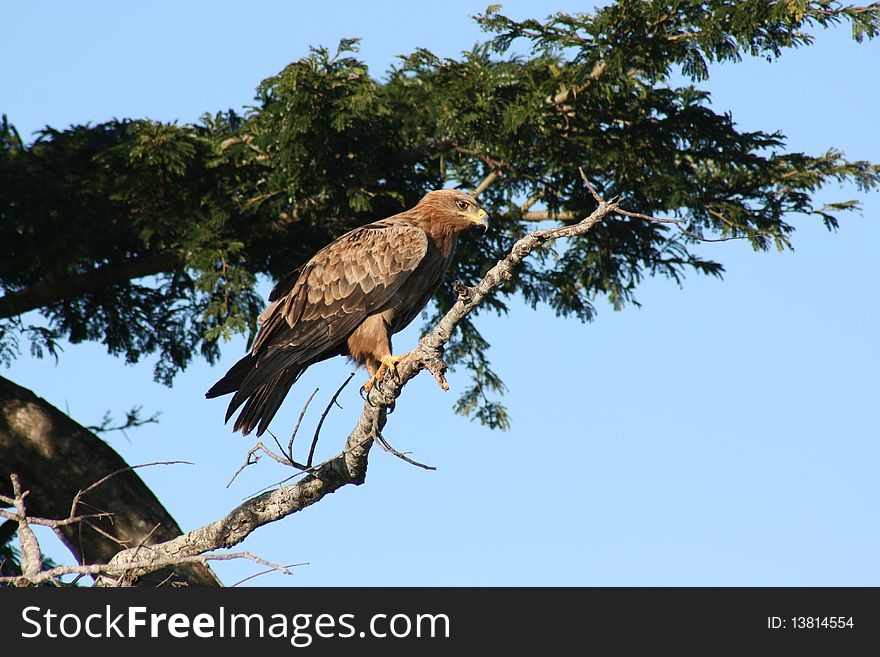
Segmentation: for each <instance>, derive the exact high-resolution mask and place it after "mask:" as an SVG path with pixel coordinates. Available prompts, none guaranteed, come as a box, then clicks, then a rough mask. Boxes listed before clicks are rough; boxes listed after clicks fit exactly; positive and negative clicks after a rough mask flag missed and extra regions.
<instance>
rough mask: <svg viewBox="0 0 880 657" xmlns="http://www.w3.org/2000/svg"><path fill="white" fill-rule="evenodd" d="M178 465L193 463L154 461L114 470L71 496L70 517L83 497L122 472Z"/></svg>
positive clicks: (73, 514)
mask: <svg viewBox="0 0 880 657" xmlns="http://www.w3.org/2000/svg"><path fill="white" fill-rule="evenodd" d="M180 464H185V465H193V463H192V462H190V461H154V462H153V463H141V464H139V465H129V466H126V467H124V468H120V469H119V470H116V471H115V472H111V473H110V474H108V475H106V476H104V477H101V478H100V479H98V481H96V482H95V483H93V484H92V485H91V486H89V487H87V488H84V489H83V490H81V491H79V492H78V493H77V494H76V495H74V496H73V502H72V503H71V505H70V516H71V517H73V516H75V515H76V507H77V505H78V504H79V501H80V499H81V498H82V496H83V495H85V494H86V493H88V492H89V491H90V490H92V489H95V488H97V487H98V486H100V485H101V484H103V483H104V482H105V481H107V480H108V479H111V478H113V477H115V476H116V475H118V474H122V473H123V472H128V471H129V470H137V469H138V468H148V467H151V466H154V465H180Z"/></svg>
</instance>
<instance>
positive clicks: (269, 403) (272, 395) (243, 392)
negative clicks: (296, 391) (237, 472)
mask: <svg viewBox="0 0 880 657" xmlns="http://www.w3.org/2000/svg"><path fill="white" fill-rule="evenodd" d="M305 369H306V368H305V367H298V366H295V365H294V366H290V367H287V368H286V369H284V370H282V371H281V373H280V374H278V375H276V376H274V377H271V378H270V379H269V380H265V379H264V378H263V377H264V376H265V373H266V372H267V371H269V368H266V367H264V368H258V367H257V359H256V358H254V357H253V356H252V355H250V354H248V355H247V356H245V357H244V358H242V359H241V360H240V361H238V362H237V363H236V364H235V365H233V366H232V367H231V368H229V371H228V372H227V373H226V375H225V376H224V377H223V378H222V379H220V380H219V381H218V382H217V383H215V384H214V385H213V386H212V387H211V389H210V390H208V392H207V393H205V397H207V398H209V399H211V398H214V397H220V396H221V395H228V394H230V393H233V392H234V393H235V396H234V397H233V398H232V400H231V401H230V402H229V407H228V408H227V409H226V422H229V418H231V417H232V416H233V415H234V414H235V411H236V410H238V408H239V406H241V405H242V404H244V408H242V410H241V413H240V414H239V416H238V418H236V420H235V424H234V425H233V431H241V432H242V433H243V434H244V435H248V434H249V433H250V432H251V431H253V430H254V428H256V427H257V425H259V428H257V435H258V436H261V435H262V434H263V432H265V431H266V429H267V428H268V426H269V423H270V422H271V421H272V418H273V417H275V414H276V413H277V412H278V409H279V408H280V407H281V402H283V401H284V398H285V397H286V396H287V393H288V392H289V391H290V387H291V386H292V385H293V384H294V383H296V380H297V379H298V378H299V377H300V375H301V374H302V373H303V372H304V371H305ZM261 379H263V380H262V381H261Z"/></svg>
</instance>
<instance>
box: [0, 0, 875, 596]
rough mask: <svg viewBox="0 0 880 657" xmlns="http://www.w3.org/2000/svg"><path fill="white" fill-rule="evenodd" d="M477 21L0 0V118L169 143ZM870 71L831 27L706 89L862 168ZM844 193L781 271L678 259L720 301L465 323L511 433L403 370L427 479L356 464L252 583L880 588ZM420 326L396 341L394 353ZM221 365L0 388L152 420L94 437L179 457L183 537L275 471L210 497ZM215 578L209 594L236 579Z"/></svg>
mask: <svg viewBox="0 0 880 657" xmlns="http://www.w3.org/2000/svg"><path fill="white" fill-rule="evenodd" d="M485 4H488V3H483V2H463V1H447V2H443V3H419V4H418V5H416V4H415V3H406V4H404V3H394V2H387V1H386V2H372V3H360V2H358V3H355V2H334V3H310V4H309V5H306V4H305V3H282V2H252V3H247V4H243V3H232V2H190V3H181V2H150V3H138V4H135V3H117V2H89V3H58V2H55V3H51V2H34V1H29V2H11V3H5V4H4V9H3V15H4V20H3V22H4V30H3V38H2V40H0V59H2V61H3V62H4V65H3V67H2V69H0V112H5V113H7V114H8V115H9V117H10V119H11V120H12V121H13V122H14V123H15V124H16V125H17V126H19V128H20V129H21V132H22V134H29V133H31V132H32V131H34V130H36V129H38V128H40V127H41V126H43V125H46V124H51V125H53V126H56V127H66V126H67V125H69V124H73V123H82V122H89V121H90V122H98V121H103V120H107V119H110V118H112V117H148V118H152V119H158V120H166V121H168V120H177V121H180V122H191V121H195V120H197V119H198V117H199V116H200V114H202V113H203V112H206V111H212V112H213V111H217V110H223V109H226V108H229V107H233V108H240V107H242V106H244V105H246V104H248V103H249V102H250V101H251V100H252V98H253V93H254V89H255V88H256V86H257V84H258V83H259V82H260V80H261V79H263V78H264V77H266V76H269V75H271V74H273V73H275V72H277V71H278V70H280V69H281V68H282V67H283V66H284V65H285V64H287V63H288V62H290V61H292V60H294V59H297V58H299V57H301V56H302V55H304V54H306V52H307V49H308V46H309V45H310V44H312V45H327V46H330V47H335V45H336V43H337V42H338V40H339V39H340V38H342V37H355V36H359V37H362V38H363V46H362V56H363V58H364V59H365V60H366V62H367V63H368V64H369V66H370V68H371V71H372V73H373V75H375V76H379V77H381V75H382V74H383V72H384V71H385V70H386V69H387V67H388V65H389V64H391V63H392V62H393V61H394V57H395V55H397V54H402V53H407V52H410V51H412V50H413V49H414V48H416V47H427V48H429V49H431V50H433V51H434V52H436V53H437V54H439V55H444V56H455V55H456V54H457V53H459V52H460V51H461V50H463V49H466V48H468V47H470V46H471V45H473V44H474V43H475V42H476V41H478V40H480V39H481V34H480V32H479V30H478V29H477V28H476V26H475V25H474V24H473V22H472V21H471V20H470V18H469V16H470V15H472V14H474V13H476V12H478V11H481V10H482V9H483V8H484V6H485ZM584 7H585V5H584V3H577V2H571V1H562V0H559V1H543V0H541V1H533V2H507V3H505V6H504V10H505V12H506V13H508V14H510V15H513V16H515V17H519V18H525V17H527V16H537V17H543V16H545V15H547V14H548V13H551V12H553V11H558V10H568V11H572V10H579V9H583V8H584ZM878 71H880V43H877V42H875V43H867V44H863V45H861V46H857V45H855V44H853V43H852V42H851V40H850V39H849V33H848V29H847V28H842V29H837V30H834V31H832V32H825V33H821V34H819V36H818V39H817V43H816V45H815V46H814V47H811V48H805V49H801V50H797V51H792V52H787V53H785V54H784V55H783V57H782V59H781V60H780V61H778V62H776V63H773V64H768V63H766V62H764V61H763V60H758V61H748V62H745V63H743V64H739V65H724V66H716V67H713V68H712V70H711V74H712V79H711V80H710V81H709V83H708V84H707V87H708V89H709V90H711V92H712V94H713V100H714V105H715V107H716V108H718V109H721V110H729V111H731V112H732V113H733V117H734V119H735V120H736V121H737V122H738V124H739V125H740V126H741V127H743V128H744V129H764V130H775V129H779V130H781V131H782V132H783V133H785V134H786V135H788V137H789V144H790V147H791V148H792V149H795V150H803V151H807V152H810V153H814V154H818V153H820V152H823V151H824V150H825V149H827V148H828V147H832V146H833V147H837V148H840V149H842V150H844V151H845V152H846V154H847V155H848V156H849V157H850V158H853V159H855V158H864V159H871V160H874V161H877V160H880V131H878V130H877V122H876V120H877V113H876V112H877V110H876V108H877V107H878V106H880V91H878V90H880V73H878ZM841 197H845V198H851V197H856V198H861V200H862V201H863V203H864V216H862V217H857V216H853V217H851V218H846V219H845V220H844V221H843V224H842V227H841V230H840V231H839V232H838V233H837V234H828V233H827V232H826V231H825V230H824V229H823V228H821V226H819V225H818V223H817V221H816V220H815V219H812V218H809V217H796V218H794V221H795V223H796V224H797V225H798V226H799V227H800V228H799V230H798V232H797V234H796V235H795V239H794V241H795V247H796V251H795V252H794V253H785V254H776V253H769V254H755V253H753V252H752V251H751V250H750V248H749V247H748V245H746V244H743V243H739V242H727V243H721V244H711V245H702V248H703V250H704V252H705V254H706V255H707V256H711V257H713V258H715V259H717V260H720V261H721V262H723V263H724V264H725V265H726V267H727V274H726V276H725V280H723V281H718V280H715V279H712V280H709V279H705V278H690V279H688V280H687V281H686V282H685V284H684V286H683V288H678V287H677V286H676V285H674V284H673V283H671V282H669V281H666V280H659V279H658V280H648V281H646V282H645V283H644V284H643V285H642V287H641V289H640V290H639V294H638V298H639V300H640V301H641V302H642V304H643V305H642V308H640V309H638V308H633V307H631V308H627V309H625V310H624V311H622V312H613V311H612V310H611V309H610V307H608V306H607V305H600V306H599V309H600V314H599V317H598V320H597V321H596V322H594V323H592V324H589V325H582V324H579V323H577V322H575V321H563V320H560V319H557V318H555V317H553V316H552V314H551V313H549V312H547V311H546V310H540V311H539V312H537V313H536V312H533V311H532V310H530V309H528V308H527V307H525V306H522V305H520V304H516V305H514V307H513V308H512V310H511V313H510V315H509V316H508V317H507V318H495V317H489V316H485V317H481V318H480V320H479V326H480V329H481V330H482V332H483V335H484V336H485V337H486V338H487V339H488V340H490V341H491V343H492V350H491V357H492V359H493V363H494V365H495V367H496V369H497V371H498V372H499V373H500V374H501V375H502V376H503V378H504V380H505V382H506V383H507V384H508V386H509V387H510V392H509V394H508V395H507V397H506V403H507V404H508V406H509V408H510V409H511V412H512V415H513V422H514V424H513V429H512V430H511V431H510V432H508V433H500V432H493V431H489V430H487V429H485V428H483V427H481V426H479V425H478V424H475V423H471V422H469V421H468V420H467V419H464V418H461V417H459V416H457V415H455V414H454V413H453V412H452V410H451V405H452V403H453V401H454V400H455V395H456V391H458V390H461V389H462V387H463V386H464V385H465V384H466V376H465V374H464V373H454V374H453V375H452V376H450V384H451V385H452V392H450V393H446V394H443V393H441V392H440V391H439V390H438V389H437V387H436V384H435V383H434V381H433V379H432V378H431V377H430V376H427V375H423V376H420V377H419V378H418V379H417V380H415V381H414V382H412V383H411V384H410V385H409V386H408V387H407V388H406V390H405V391H404V394H403V396H402V398H401V399H400V401H399V404H398V408H397V410H396V412H395V413H394V414H393V415H392V416H391V417H390V420H389V424H388V427H387V429H386V437H387V438H388V440H390V441H391V442H392V444H394V445H395V446H396V447H398V448H399V449H403V450H409V451H412V452H413V455H414V457H415V458H417V459H419V460H421V461H424V462H427V463H431V464H433V465H436V466H437V467H438V470H437V471H436V472H426V471H423V470H420V469H417V468H413V467H411V466H409V465H407V464H405V463H403V462H402V461H399V460H397V459H394V458H393V457H391V456H389V455H387V454H385V453H383V452H381V451H380V450H374V451H373V453H372V455H371V459H370V471H369V474H368V478H367V483H366V484H365V485H364V486H361V487H348V488H346V489H343V490H342V491H340V492H338V493H336V494H334V495H332V496H330V497H328V498H326V499H325V500H324V501H322V502H321V503H320V504H318V505H317V506H314V507H311V508H309V509H306V510H305V511H303V512H301V513H298V514H296V515H295V516H293V517H290V518H287V519H285V520H282V521H280V522H278V523H275V524H273V525H271V526H268V527H264V528H262V529H260V530H258V531H257V532H256V533H255V534H254V535H252V536H251V537H250V538H249V539H248V540H247V541H246V543H245V544H244V545H243V548H245V549H249V550H251V551H252V552H254V553H257V554H259V555H261V556H263V557H264V558H267V559H270V560H273V561H277V562H282V563H293V562H309V565H308V566H305V567H302V568H299V569H297V571H296V574H295V575H294V576H292V577H289V578H285V577H282V576H280V575H269V576H265V577H262V578H259V579H257V580H254V581H253V582H252V583H253V584H260V585H292V586H301V585H623V586H629V585H873V586H877V585H880V562H878V556H877V555H878V554H880V522H878V508H880V505H878V500H880V478H878V476H877V472H878V464H880V445H878V438H880V430H878V410H877V409H878V405H877V398H878V381H877V373H878V371H880V348H878V341H877V326H878V324H880V316H878V307H877V306H878V304H877V301H878V273H877V265H876V251H877V248H878V247H877V245H878V244H880V221H878V219H880V198H878V195H877V194H873V195H868V196H865V195H858V194H857V192H855V191H854V190H851V189H844V190H839V189H836V188H835V189H830V190H829V191H828V192H827V193H823V198H827V199H829V200H836V199H839V198H841ZM266 289H267V288H266ZM417 329H418V327H411V328H410V329H409V330H407V331H406V332H405V333H404V334H402V335H401V336H398V338H397V339H396V340H395V345H396V347H397V350H398V351H403V350H406V349H408V348H410V347H411V346H412V345H414V344H415V341H416V340H417V337H418V334H417ZM243 351H244V344H243V341H242V340H236V341H234V342H231V343H229V344H228V345H227V346H226V347H225V349H224V351H223V359H222V363H221V364H220V365H218V366H217V367H214V368H211V367H209V366H207V365H206V364H204V363H203V362H197V363H195V364H194V365H193V366H192V367H190V368H189V369H188V370H187V371H186V372H185V373H184V374H182V375H180V376H178V378H177V379H176V382H175V385H174V387H173V389H169V388H165V387H163V386H160V385H158V384H156V383H154V382H153V381H152V376H151V372H152V362H149V361H147V362H144V363H141V364H139V365H137V366H125V365H124V364H123V362H122V361H120V360H117V359H114V358H111V357H109V356H107V355H106V354H105V353H104V352H103V350H102V348H101V347H100V346H99V345H90V344H86V345H76V346H67V347H66V348H65V352H64V353H63V355H62V357H61V360H60V363H59V364H58V365H55V363H54V362H53V361H52V360H42V361H40V360H34V359H32V358H30V357H26V356H23V357H22V358H21V359H20V360H19V361H18V362H16V363H15V364H14V366H13V367H12V368H11V369H9V370H7V371H4V372H3V375H4V376H8V377H9V378H11V379H13V380H15V381H17V382H19V383H20V384H22V385H24V386H27V387H29V388H31V389H33V390H34V391H36V392H37V393H38V394H39V395H41V396H43V397H45V398H46V399H47V400H49V401H50V402H52V403H53V404H55V405H57V406H59V407H60V408H61V409H62V410H65V409H66V410H68V411H69V413H70V414H71V415H72V416H73V417H74V418H75V419H77V420H78V421H80V422H82V423H84V424H94V423H97V422H99V421H100V419H101V417H102V415H103V413H104V411H105V410H107V409H110V410H113V411H114V412H115V413H116V414H117V415H121V414H122V412H123V411H124V410H126V409H128V408H130V407H131V406H132V405H134V404H142V405H143V406H144V409H145V411H147V412H152V411H158V410H161V411H162V412H163V416H162V421H161V424H159V425H155V426H147V427H144V428H142V429H138V430H135V431H133V432H131V433H130V434H129V437H128V439H127V438H126V437H124V436H121V435H111V436H110V440H111V442H112V445H113V446H114V447H115V448H116V449H117V450H118V451H119V452H120V453H121V454H122V455H123V456H124V458H125V459H126V460H127V461H128V462H129V463H132V464H135V463H143V462H149V461H155V460H168V459H181V460H189V461H193V462H194V463H195V465H194V466H184V465H180V466H173V467H161V468H159V467H157V468H150V469H148V470H142V471H141V476H142V477H143V478H144V479H145V480H146V481H147V483H148V484H149V485H150V486H151V488H152V489H153V490H154V491H155V492H156V494H157V495H158V496H159V498H160V499H161V500H163V502H164V503H165V505H166V506H167V508H168V509H169V510H170V511H171V512H172V514H173V515H174V516H175V517H176V518H177V520H178V521H179V522H180V524H181V525H182V526H183V528H184V529H193V528H195V527H198V526H200V525H202V524H204V523H206V522H209V521H212V520H214V519H216V518H218V517H219V516H221V515H222V514H223V513H225V512H226V511H227V510H228V509H230V508H231V507H232V506H234V505H235V504H237V503H238V502H239V501H240V500H241V499H243V498H244V497H246V496H248V495H250V494H251V493H253V492H255V491H257V490H259V489H260V488H262V487H263V486H265V485H267V484H270V483H272V482H275V481H277V480H279V479H281V478H282V477H285V476H286V475H287V474H288V472H287V471H285V470H284V469H282V468H280V467H274V466H273V465H270V464H267V463H261V464H260V465H259V466H254V467H251V468H249V469H248V470H246V471H245V472H244V473H243V474H242V475H241V476H240V477H239V479H238V480H237V481H236V483H235V484H234V485H233V486H232V488H230V489H226V488H225V484H226V482H227V481H228V480H229V478H230V476H231V475H232V473H233V472H234V471H235V470H236V468H237V467H238V466H239V465H240V463H241V462H242V460H243V459H244V455H245V453H246V451H247V449H248V447H249V444H250V443H249V442H248V441H247V440H246V439H243V438H242V437H241V436H240V435H238V434H232V433H231V431H230V430H229V428H228V427H225V426H224V425H223V414H224V410H225V402H223V401H217V400H213V401H207V400H205V399H204V397H203V395H204V391H205V390H206V389H207V388H208V387H209V386H210V385H211V384H212V383H213V382H214V381H215V380H216V379H217V378H218V377H219V376H220V375H221V374H222V373H223V372H224V371H225V369H226V367H228V366H229V365H230V364H231V363H233V362H234V361H235V360H236V359H237V358H238V357H239V356H240V355H241V354H242V353H243ZM349 371H350V368H349V366H347V364H346V363H345V361H343V360H342V359H336V360H335V361H331V362H328V363H325V364H322V365H320V366H318V367H315V368H312V370H310V371H309V372H308V373H307V375H306V376H305V377H303V379H302V380H301V381H300V382H299V383H298V384H297V386H296V387H295V388H294V390H293V392H292V393H291V395H289V397H288V401H287V403H286V404H285V407H284V409H283V413H282V414H280V415H279V417H278V418H277V419H276V420H275V422H274V424H273V426H274V427H276V428H278V427H285V426H291V425H292V422H293V420H294V419H295V417H296V415H297V414H298V412H299V409H300V407H301V405H302V403H303V402H304V400H305V398H306V397H307V396H308V394H309V393H310V392H311V391H312V390H313V389H314V387H315V386H320V388H321V392H320V393H319V398H318V399H319V402H317V403H316V405H315V408H314V409H313V410H312V411H311V412H310V414H309V415H308V416H307V420H306V422H307V423H308V422H309V421H311V426H314V423H315V422H316V420H317V414H318V412H319V411H320V408H321V407H323V404H325V403H326V401H327V399H328V397H329V395H330V394H331V393H332V391H333V390H335V388H336V386H337V385H338V383H339V382H340V381H341V380H342V379H343V378H344V377H345V376H346V375H347V373H348V372H349ZM361 378H362V377H361V375H359V376H358V380H360V379H361ZM355 388H356V386H354V385H352V386H351V387H350V389H349V390H347V391H346V392H345V393H344V394H343V397H342V399H341V401H342V405H343V406H344V411H341V412H337V413H335V414H333V415H331V418H330V419H329V420H328V423H327V425H326V426H325V428H324V431H323V439H322V444H321V449H322V450H323V456H329V455H331V454H333V453H336V452H337V451H338V449H339V447H340V446H341V444H342V442H343V440H344V437H345V436H346V435H347V433H348V429H349V428H350V426H351V424H352V423H353V420H354V418H355V417H356V415H357V413H358V412H359V409H360V401H359V398H358V396H357V393H356V391H355ZM281 433H283V432H281ZM47 541H48V539H47ZM46 547H47V549H48V551H49V552H50V553H51V554H52V555H53V556H55V557H56V559H60V560H65V561H69V559H70V557H69V555H68V554H67V553H66V551H65V550H63V548H60V547H58V546H55V547H51V546H50V545H49V543H48V542H47V545H46ZM215 567H216V569H217V571H218V572H219V574H220V575H221V577H222V578H223V579H224V581H226V582H227V583H229V584H231V583H233V582H235V581H236V580H238V579H240V578H242V577H245V576H247V575H249V574H251V573H253V572H255V571H256V570H258V569H259V567H256V566H254V565H253V564H244V563H236V564H232V563H222V564H217V565H216V566H215Z"/></svg>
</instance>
